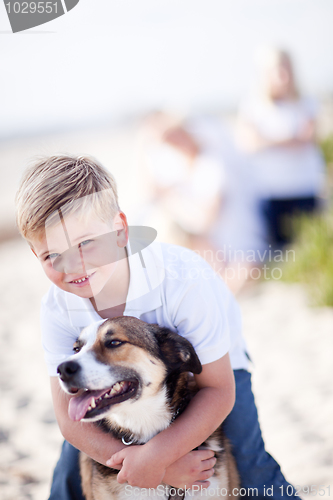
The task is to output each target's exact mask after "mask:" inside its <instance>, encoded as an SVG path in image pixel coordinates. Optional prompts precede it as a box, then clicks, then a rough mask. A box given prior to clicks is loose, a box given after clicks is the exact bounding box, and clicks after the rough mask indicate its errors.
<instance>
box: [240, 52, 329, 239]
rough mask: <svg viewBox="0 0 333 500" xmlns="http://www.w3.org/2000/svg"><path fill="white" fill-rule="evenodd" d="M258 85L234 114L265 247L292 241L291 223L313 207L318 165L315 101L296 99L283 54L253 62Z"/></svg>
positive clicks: (319, 188) (320, 178) (318, 190)
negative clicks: (246, 161) (237, 113)
mask: <svg viewBox="0 0 333 500" xmlns="http://www.w3.org/2000/svg"><path fill="white" fill-rule="evenodd" d="M258 66H259V85H257V92H256V93H255V95H253V97H251V98H250V99H248V100H247V101H246V102H245V103H244V104H243V105H242V106H241V109H240V113H239V115H240V116H239V125H240V127H239V132H240V134H239V138H240V147H241V148H242V149H243V150H244V151H245V152H246V153H248V155H249V160H250V168H251V169H252V173H253V176H254V180H255V184H256V186H257V188H256V189H257V196H258V202H259V204H260V210H261V214H262V217H263V219H264V222H265V224H266V229H267V235H268V240H269V241H268V242H269V243H271V244H272V246H273V248H282V247H283V246H284V245H286V244H288V243H290V241H291V239H292V224H291V218H292V216H293V215H295V214H300V213H311V212H313V211H314V210H315V209H316V208H317V207H318V206H319V199H320V196H321V195H322V194H323V187H324V161H323V158H322V155H321V153H320V150H319V148H318V147H317V145H316V142H315V117H316V105H315V102H314V101H313V100H312V99H310V98H308V97H302V96H300V94H299V91H298V89H297V85H296V82H295V77H294V71H293V66H292V62H291V58H290V56H289V54H288V53H287V52H285V51H283V50H277V49H266V50H265V51H263V52H262V53H261V54H260V55H259V57H258Z"/></svg>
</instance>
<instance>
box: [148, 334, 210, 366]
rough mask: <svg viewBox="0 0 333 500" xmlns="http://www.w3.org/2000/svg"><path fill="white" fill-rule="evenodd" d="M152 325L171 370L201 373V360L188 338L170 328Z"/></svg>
mask: <svg viewBox="0 0 333 500" xmlns="http://www.w3.org/2000/svg"><path fill="white" fill-rule="evenodd" d="M150 326H151V329H152V331H153V333H154V335H155V338H156V340H157V343H158V346H159V350H160V354H161V357H162V359H164V361H165V364H166V366H167V367H168V368H169V370H170V372H173V371H179V372H192V373H195V374H199V373H201V371H202V366H201V363H200V360H199V358H198V356H197V354H196V352H195V350H194V348H193V346H192V344H191V343H190V342H189V341H188V340H186V339H185V338H184V337H182V336H181V335H178V334H177V333H174V332H172V331H171V330H169V329H168V328H161V327H160V326H158V325H150Z"/></svg>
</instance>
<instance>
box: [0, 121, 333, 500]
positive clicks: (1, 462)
mask: <svg viewBox="0 0 333 500" xmlns="http://www.w3.org/2000/svg"><path fill="white" fill-rule="evenodd" d="M128 137H129V136H128V133H127V134H123V133H118V134H116V135H113V136H112V134H111V135H110V131H109V130H104V131H96V132H95V133H77V134H67V135H64V134H63V135H60V134H59V135H56V134H55V135H53V136H52V137H51V136H50V137H49V136H47V137H42V138H38V139H34V138H32V139H30V140H28V139H27V140H25V141H19V142H15V141H14V140H13V141H11V142H10V143H9V142H7V143H3V144H0V154H1V157H2V161H5V165H6V169H7V174H6V178H5V179H4V182H3V183H2V184H1V185H0V186H2V187H1V193H0V194H1V196H2V198H1V199H2V202H1V203H2V206H1V208H2V215H1V217H2V219H1V220H0V226H1V228H2V234H3V235H4V234H5V232H6V231H9V232H12V234H14V232H15V231H14V226H13V217H14V215H13V214H14V207H13V197H14V193H15V190H16V187H17V184H18V180H19V177H20V175H21V173H22V171H23V168H24V166H25V164H26V161H27V159H28V158H30V157H31V156H33V155H34V156H35V155H36V154H37V155H38V154H41V153H43V154H50V153H51V152H56V151H70V152H74V153H76V152H79V153H81V154H82V153H86V152H89V153H92V152H93V154H94V156H96V157H97V158H99V159H100V160H101V161H102V162H103V163H105V164H109V165H116V168H114V169H113V170H115V171H116V172H115V173H116V176H117V179H118V183H119V187H120V197H121V199H122V197H123V199H124V204H123V207H124V211H126V206H128V204H129V202H130V200H131V199H132V198H131V197H133V193H134V189H133V183H132V184H131V183H130V186H129V187H128V184H127V183H125V180H126V178H127V179H128V178H129V177H130V172H131V170H130V169H131V168H132V165H133V155H134V150H135V140H134V139H133V137H134V136H133V134H132V136H131V137H132V141H128ZM124 146H126V147H124ZM3 175H4V174H3ZM3 239H4V240H5V239H7V238H3ZM0 273H1V277H2V287H1V290H0V295H1V310H0V316H1V322H0V374H1V377H0V380H1V382H0V384H1V385H0V387H1V413H0V449H1V453H0V492H1V493H0V496H1V498H2V500H30V499H33V500H44V499H46V498H47V495H48V491H49V486H50V481H51V477H52V470H53V468H54V466H55V463H56V461H57V458H58V456H59V451H60V447H61V443H62V436H61V434H60V431H59V430H58V427H57V423H56V420H55V417H54V413H53V408H52V402H51V396H50V391H49V382H48V376H47V372H46V367H45V364H44V360H43V353H42V348H41V345H40V329H39V307H40V300H41V297H42V296H43V294H44V293H45V292H46V290H47V289H48V286H49V285H48V282H47V278H46V277H45V276H44V275H43V274H42V270H41V268H40V265H39V263H38V262H37V259H35V257H34V256H33V254H32V253H31V252H30V251H29V248H28V246H27V244H26V243H25V242H24V241H23V240H21V239H17V238H16V239H11V240H8V241H4V242H3V243H2V244H1V245H0ZM239 302H240V305H241V309H242V313H243V324H244V335H245V338H246V340H247V343H248V346H249V350H250V354H251V357H252V360H253V365H252V371H253V387H254V393H255V397H256V401H257V406H258V409H259V418H260V422H261V426H262V431H263V434H264V439H265V442H266V448H267V450H268V451H269V452H270V453H271V454H272V455H273V456H274V457H276V459H277V460H278V461H279V463H280V464H281V466H282V470H283V472H284V474H285V475H286V477H287V479H288V480H289V481H290V482H292V483H293V484H294V485H300V486H302V487H306V486H308V485H314V486H313V487H314V488H316V489H317V490H318V488H319V487H321V488H323V490H322V492H324V494H323V493H321V494H318V495H317V496H322V497H323V498H327V497H329V496H330V495H331V496H332V495H333V418H332V416H333V384H332V380H333V362H332V353H333V335H332V332H333V310H332V309H329V308H311V307H310V306H309V303H308V298H307V294H306V291H305V290H304V289H303V288H302V287H301V286H300V285H287V284H284V283H281V282H280V281H274V280H272V281H269V282H263V283H260V284H257V285H256V286H254V287H251V288H249V289H248V290H247V291H244V292H243V293H242V294H241V295H240V296H239ZM82 425H83V426H84V424H82ZM329 488H330V490H329ZM301 496H302V497H305V496H306V495H304V494H302V492H301Z"/></svg>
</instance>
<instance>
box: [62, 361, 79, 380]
mask: <svg viewBox="0 0 333 500" xmlns="http://www.w3.org/2000/svg"><path fill="white" fill-rule="evenodd" d="M80 370H81V366H80V365H79V363H77V362H76V361H65V362H64V363H61V365H59V366H58V369H57V371H58V373H59V375H60V378H61V380H63V381H64V382H67V381H69V380H70V379H71V378H72V377H73V376H74V375H77V374H78V372H79V371H80Z"/></svg>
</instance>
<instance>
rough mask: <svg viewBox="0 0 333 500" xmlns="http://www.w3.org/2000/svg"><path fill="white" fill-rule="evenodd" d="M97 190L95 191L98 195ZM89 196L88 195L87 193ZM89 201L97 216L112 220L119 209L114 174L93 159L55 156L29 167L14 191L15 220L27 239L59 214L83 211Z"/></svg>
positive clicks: (57, 217) (32, 236) (39, 231)
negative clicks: (80, 201) (17, 188)
mask: <svg viewBox="0 0 333 500" xmlns="http://www.w3.org/2000/svg"><path fill="white" fill-rule="evenodd" d="M97 193H98V194H97ZM88 195H90V196H88ZM78 200H89V202H90V203H91V206H92V207H93V208H94V210H95V211H96V213H98V215H99V217H100V218H101V219H102V220H104V221H105V222H109V221H111V220H112V219H113V218H114V216H115V215H116V214H117V212H118V211H119V210H120V209H119V205H118V195H117V185H116V182H115V180H114V178H113V176H112V175H111V174H110V173H109V172H108V171H107V170H105V168H104V167H102V165H101V164H100V163H98V162H97V161H96V160H95V159H93V158H90V157H86V156H70V155H56V156H50V157H45V158H41V159H40V160H39V161H37V162H36V163H34V164H33V165H32V166H31V167H30V168H28V169H27V170H26V172H25V174H24V176H23V179H22V181H21V184H20V187H19V190H18V192H17V194H16V223H17V226H18V229H19V231H20V233H21V234H22V236H23V237H24V238H26V239H29V238H34V237H35V238H36V237H37V238H39V237H40V236H41V234H44V231H45V225H46V224H47V225H49V224H50V223H52V219H53V216H54V220H55V221H57V220H59V215H58V213H59V210H60V209H61V213H62V215H66V214H68V213H70V212H71V211H73V210H74V211H77V208H78V206H79V207H80V209H81V210H82V208H84V206H85V203H84V201H83V203H78Z"/></svg>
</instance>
